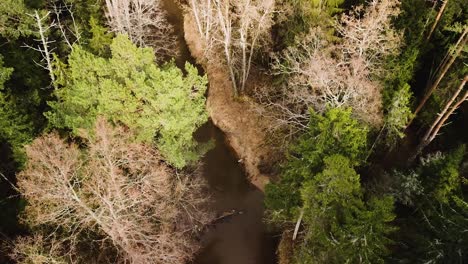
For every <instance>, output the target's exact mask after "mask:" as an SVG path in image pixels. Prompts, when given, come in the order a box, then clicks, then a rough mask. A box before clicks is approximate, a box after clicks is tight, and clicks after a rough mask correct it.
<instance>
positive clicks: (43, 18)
mask: <svg viewBox="0 0 468 264" xmlns="http://www.w3.org/2000/svg"><path fill="white" fill-rule="evenodd" d="M49 15H50V12H47V13H46V14H45V15H39V12H38V11H37V10H36V11H35V12H34V15H30V16H31V17H33V18H34V19H35V20H36V26H37V32H38V36H39V39H36V41H37V42H38V43H39V45H38V46H37V47H33V46H29V45H26V47H27V48H30V49H32V50H35V51H37V52H39V53H41V56H42V61H41V62H36V61H35V62H34V63H36V64H37V65H38V66H40V67H41V68H43V69H45V70H46V71H47V72H48V73H49V77H50V80H51V83H52V86H53V87H54V89H57V84H56V83H55V75H54V68H53V66H52V62H53V51H54V48H52V47H51V44H52V43H54V42H55V41H54V40H49V38H48V35H49V32H50V30H51V29H52V28H54V27H55V26H56V23H55V22H54V21H52V22H49Z"/></svg>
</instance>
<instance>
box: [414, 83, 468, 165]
mask: <svg viewBox="0 0 468 264" xmlns="http://www.w3.org/2000/svg"><path fill="white" fill-rule="evenodd" d="M467 81H468V75H466V76H465V77H464V78H463V81H462V83H461V84H460V86H459V87H458V89H457V91H455V93H454V94H453V96H452V98H450V100H449V101H448V102H447V104H446V105H445V107H444V109H443V110H442V111H441V112H440V114H438V116H437V118H436V119H435V120H434V122H433V123H432V125H431V127H430V128H429V129H428V130H427V132H426V134H425V135H424V137H423V139H422V140H421V143H419V145H418V147H417V148H416V151H415V152H414V154H413V155H412V156H411V157H410V159H409V161H410V163H411V162H413V161H414V160H415V159H416V157H417V156H418V155H419V154H421V152H422V150H423V149H424V148H425V147H426V146H427V145H429V144H430V143H431V142H432V141H433V140H434V138H435V137H436V136H437V135H438V134H439V130H440V129H441V128H442V126H443V125H444V124H445V122H446V121H447V119H448V118H449V117H450V116H451V115H452V114H453V112H454V111H455V110H456V109H457V108H458V107H459V106H460V105H461V104H462V103H463V102H464V101H466V100H467V99H468V91H466V92H465V94H464V95H463V96H462V97H461V98H460V99H459V100H458V101H456V99H457V98H458V96H459V95H460V93H461V91H462V90H463V88H464V87H465V84H466V82H467ZM454 103H455V105H454ZM452 105H453V106H452Z"/></svg>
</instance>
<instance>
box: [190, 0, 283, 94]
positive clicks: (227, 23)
mask: <svg viewBox="0 0 468 264" xmlns="http://www.w3.org/2000/svg"><path fill="white" fill-rule="evenodd" d="M189 6H190V10H191V12H192V14H193V17H194V19H195V23H196V24H197V29H198V33H199V35H200V37H201V38H202V39H203V41H204V45H205V50H206V53H210V52H211V53H213V52H214V53H215V54H216V53H223V54H224V59H225V63H226V67H227V69H228V72H229V75H230V78H231V82H232V86H233V93H234V95H235V96H237V95H239V94H241V93H244V92H245V86H246V83H247V79H248V77H249V74H250V70H251V65H252V58H253V55H254V53H255V50H256V49H257V47H258V45H259V42H260V40H261V38H262V37H263V36H265V35H266V34H267V33H268V30H269V29H270V27H271V26H272V20H271V19H272V14H273V10H274V0H266V1H259V0H241V1H231V0H191V1H189Z"/></svg>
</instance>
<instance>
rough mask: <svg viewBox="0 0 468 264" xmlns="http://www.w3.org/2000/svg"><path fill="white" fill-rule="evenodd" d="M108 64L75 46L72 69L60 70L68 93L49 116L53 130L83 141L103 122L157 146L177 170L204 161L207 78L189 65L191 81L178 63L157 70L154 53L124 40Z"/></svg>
mask: <svg viewBox="0 0 468 264" xmlns="http://www.w3.org/2000/svg"><path fill="white" fill-rule="evenodd" d="M110 50H111V54H112V55H111V57H110V58H103V57H99V56H96V55H94V54H92V53H90V52H88V51H85V50H83V49H82V48H81V47H80V46H75V47H74V48H73V51H72V52H71V54H70V56H69V58H68V65H66V66H65V68H62V69H58V70H57V72H60V73H61V74H62V75H60V76H63V78H62V79H59V80H58V81H59V83H60V85H62V86H63V87H62V88H60V89H58V90H57V91H56V92H55V96H56V97H57V99H58V100H57V101H50V102H49V105H50V107H51V108H52V110H51V111H49V112H47V113H46V116H47V118H48V119H49V121H50V123H51V125H52V126H54V127H57V128H67V129H70V130H71V132H72V133H73V134H74V135H79V133H80V130H81V129H91V128H92V127H93V124H94V123H95V122H96V119H97V117H98V116H104V117H106V118H107V119H108V120H109V121H111V122H113V123H114V124H119V123H121V124H124V125H125V126H127V127H129V128H130V129H132V130H133V131H134V132H135V135H136V140H137V141H140V142H155V143H156V145H157V147H158V149H159V150H160V151H161V153H162V154H163V155H164V156H165V157H166V158H167V159H168V160H169V161H170V162H171V163H172V164H173V165H174V166H176V167H179V168H181V167H183V166H185V165H186V164H187V163H190V162H192V161H195V160H196V159H197V158H198V157H199V151H198V150H197V144H196V142H195V141H194V139H193V133H194V132H195V130H196V129H197V128H198V127H200V126H201V125H202V124H203V123H205V122H206V121H207V119H208V115H207V113H206V110H205V97H204V94H205V90H206V83H207V80H206V77H202V76H199V75H198V71H197V69H196V68H195V67H194V66H192V65H190V64H188V63H187V64H186V66H185V70H186V75H184V73H183V72H182V71H181V70H180V69H178V68H177V67H176V66H175V65H174V64H173V63H168V64H166V65H164V66H162V67H158V66H157V65H156V64H155V62H154V61H155V57H154V53H153V51H152V49H151V48H138V47H137V46H135V45H134V44H132V42H131V41H130V40H129V39H128V38H127V37H125V36H124V35H118V36H117V37H116V38H115V39H114V40H113V42H112V44H111V46H110Z"/></svg>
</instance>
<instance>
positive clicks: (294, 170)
mask: <svg viewBox="0 0 468 264" xmlns="http://www.w3.org/2000/svg"><path fill="white" fill-rule="evenodd" d="M366 139H367V128H365V127H363V126H361V125H360V124H359V123H358V122H356V121H355V120H354V119H352V118H351V110H350V109H340V108H336V109H329V110H328V111H327V112H326V113H325V114H324V115H323V116H322V115H319V114H317V113H314V112H312V113H311V119H310V122H309V131H308V133H306V134H305V135H303V136H302V137H301V138H300V139H299V142H298V143H297V144H295V145H294V146H293V147H292V148H291V154H290V155H289V157H288V162H287V163H286V165H285V166H284V168H283V173H282V175H281V179H280V181H279V182H278V183H273V184H269V185H267V187H266V189H265V204H266V207H267V208H268V210H269V212H270V216H271V219H272V221H273V222H276V223H279V224H288V223H289V224H293V223H295V222H296V220H297V217H298V215H299V212H300V211H302V212H303V214H304V216H303V224H304V228H305V232H304V237H303V238H302V239H301V240H302V243H301V244H300V246H299V248H298V249H296V250H295V251H296V252H295V262H296V263H383V257H384V256H385V255H387V254H388V250H387V245H388V244H389V243H390V242H391V240H390V239H389V238H388V235H389V233H391V232H392V231H394V228H393V227H391V226H390V225H389V224H388V223H389V222H391V221H393V219H394V217H395V216H394V214H393V212H392V211H393V199H392V198H391V197H384V198H375V197H374V198H372V199H370V201H369V202H366V201H365V200H364V191H363V190H362V188H361V183H360V176H359V174H357V173H356V171H355V169H354V167H355V166H358V165H360V164H362V162H363V157H364V154H365V150H366V143H367V142H366Z"/></svg>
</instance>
